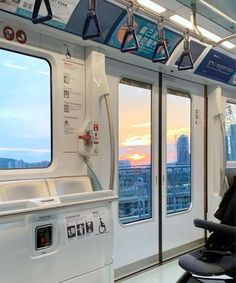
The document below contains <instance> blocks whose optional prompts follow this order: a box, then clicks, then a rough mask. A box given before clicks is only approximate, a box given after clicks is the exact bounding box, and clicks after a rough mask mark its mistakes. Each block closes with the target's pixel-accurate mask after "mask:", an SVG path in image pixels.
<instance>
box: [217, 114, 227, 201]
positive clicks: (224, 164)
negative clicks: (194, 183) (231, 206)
mask: <svg viewBox="0 0 236 283" xmlns="http://www.w3.org/2000/svg"><path fill="white" fill-rule="evenodd" d="M217 116H218V118H219V120H220V129H221V134H222V144H223V157H222V158H223V165H222V180H221V185H220V191H219V195H220V196H223V194H224V187H225V184H226V180H225V178H226V176H225V171H226V143H225V125H224V115H223V114H222V113H220V114H218V115H217Z"/></svg>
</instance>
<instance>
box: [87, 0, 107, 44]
mask: <svg viewBox="0 0 236 283" xmlns="http://www.w3.org/2000/svg"><path fill="white" fill-rule="evenodd" d="M96 6H97V0H89V8H88V14H87V17H86V20H85V22H84V27H83V32H82V38H83V39H84V40H87V39H91V38H96V37H100V36H101V34H102V30H101V26H100V23H99V20H98V16H97V13H96ZM92 21H93V22H94V24H95V27H96V32H95V33H92V34H88V30H89V26H90V24H91V22H92Z"/></svg>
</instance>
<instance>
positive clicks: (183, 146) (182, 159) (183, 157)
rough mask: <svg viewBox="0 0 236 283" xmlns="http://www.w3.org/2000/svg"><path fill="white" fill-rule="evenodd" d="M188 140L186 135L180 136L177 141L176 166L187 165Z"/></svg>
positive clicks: (188, 156) (188, 158)
mask: <svg viewBox="0 0 236 283" xmlns="http://www.w3.org/2000/svg"><path fill="white" fill-rule="evenodd" d="M189 162H190V154H189V138H188V136H187V135H181V136H179V137H178V139H177V162H176V163H177V164H185V165H186V164H189Z"/></svg>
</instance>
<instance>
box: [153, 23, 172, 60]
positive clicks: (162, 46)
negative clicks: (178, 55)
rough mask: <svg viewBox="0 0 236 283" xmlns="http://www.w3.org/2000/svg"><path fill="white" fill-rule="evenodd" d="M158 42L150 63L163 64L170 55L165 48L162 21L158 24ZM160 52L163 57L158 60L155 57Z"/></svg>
mask: <svg viewBox="0 0 236 283" xmlns="http://www.w3.org/2000/svg"><path fill="white" fill-rule="evenodd" d="M158 37H159V38H158V40H157V45H156V48H155V50H154V52H153V55H152V62H153V63H158V62H165V61H167V60H168V59H169V57H170V54H169V51H168V48H167V44H166V39H165V38H164V25H163V20H162V21H161V22H159V23H158ZM161 50H163V51H164V54H163V56H161V57H160V58H158V57H157V55H158V54H159V53H160V52H161Z"/></svg>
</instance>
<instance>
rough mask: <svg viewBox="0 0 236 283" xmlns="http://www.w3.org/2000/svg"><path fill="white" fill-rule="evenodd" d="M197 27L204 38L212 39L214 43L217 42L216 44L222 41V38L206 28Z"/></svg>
mask: <svg viewBox="0 0 236 283" xmlns="http://www.w3.org/2000/svg"><path fill="white" fill-rule="evenodd" d="M197 27H198V29H199V31H200V32H201V34H202V35H203V36H205V37H206V38H208V39H210V40H212V41H215V42H217V41H219V40H221V37H220V36H218V35H216V34H214V33H213V32H211V31H209V30H207V29H205V28H202V27H200V26H197Z"/></svg>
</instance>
